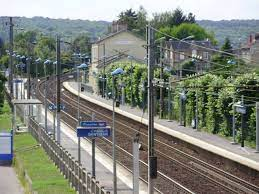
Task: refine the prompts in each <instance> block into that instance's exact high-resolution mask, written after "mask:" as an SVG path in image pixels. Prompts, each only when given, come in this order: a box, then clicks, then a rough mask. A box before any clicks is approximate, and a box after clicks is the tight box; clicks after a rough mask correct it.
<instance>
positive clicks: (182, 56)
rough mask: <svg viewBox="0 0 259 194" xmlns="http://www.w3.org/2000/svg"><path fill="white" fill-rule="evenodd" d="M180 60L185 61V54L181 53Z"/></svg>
mask: <svg viewBox="0 0 259 194" xmlns="http://www.w3.org/2000/svg"><path fill="white" fill-rule="evenodd" d="M180 60H184V52H180Z"/></svg>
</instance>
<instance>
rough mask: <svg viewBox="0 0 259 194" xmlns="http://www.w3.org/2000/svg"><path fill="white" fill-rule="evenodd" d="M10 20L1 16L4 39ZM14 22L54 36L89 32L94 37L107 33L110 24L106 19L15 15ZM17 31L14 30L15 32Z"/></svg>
mask: <svg viewBox="0 0 259 194" xmlns="http://www.w3.org/2000/svg"><path fill="white" fill-rule="evenodd" d="M8 21H9V18H7V17H0V36H2V37H3V39H4V40H7V39H8V26H6V25H5V23H6V22H8ZM13 23H14V24H15V28H16V29H19V28H24V29H26V30H36V31H39V32H42V33H43V34H49V35H50V34H51V35H53V36H54V35H55V34H57V33H59V34H62V35H63V36H66V37H75V36H77V35H78V34H80V33H88V34H89V35H90V37H91V38H92V39H95V38H97V37H99V36H101V35H103V34H104V33H106V32H107V29H108V24H109V22H106V21H89V20H70V19H50V18H44V17H33V18H25V17H15V18H13ZM16 31H17V30H16ZM16 31H15V30H14V33H16Z"/></svg>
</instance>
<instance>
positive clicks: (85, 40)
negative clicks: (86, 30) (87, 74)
mask: <svg viewBox="0 0 259 194" xmlns="http://www.w3.org/2000/svg"><path fill="white" fill-rule="evenodd" d="M72 50H73V52H76V53H87V54H89V53H90V51H91V45H90V38H89V36H88V34H81V35H79V36H77V37H76V38H75V40H74V41H73V43H72Z"/></svg>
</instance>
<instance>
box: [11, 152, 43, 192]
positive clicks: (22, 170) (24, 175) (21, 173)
mask: <svg viewBox="0 0 259 194" xmlns="http://www.w3.org/2000/svg"><path fill="white" fill-rule="evenodd" d="M15 167H16V169H17V171H18V174H19V176H21V177H22V178H23V179H25V184H26V185H27V187H26V188H27V189H28V192H29V193H31V194H38V192H37V191H34V190H33V188H32V180H31V178H30V177H29V175H28V173H27V172H26V170H25V168H24V166H23V163H22V161H21V160H20V158H19V157H17V156H15Z"/></svg>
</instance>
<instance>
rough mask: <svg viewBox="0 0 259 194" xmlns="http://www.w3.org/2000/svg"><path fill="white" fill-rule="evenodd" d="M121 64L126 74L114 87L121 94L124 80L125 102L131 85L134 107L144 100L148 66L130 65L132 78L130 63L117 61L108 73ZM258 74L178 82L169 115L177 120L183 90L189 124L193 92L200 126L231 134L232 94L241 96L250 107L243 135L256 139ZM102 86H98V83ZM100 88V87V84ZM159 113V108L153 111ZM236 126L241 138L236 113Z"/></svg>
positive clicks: (193, 115)
mask: <svg viewBox="0 0 259 194" xmlns="http://www.w3.org/2000/svg"><path fill="white" fill-rule="evenodd" d="M118 67H121V68H123V69H124V71H125V74H124V75H120V76H118V77H117V78H116V82H115V88H116V96H117V97H119V96H120V95H121V90H120V89H118V88H119V87H118V84H119V83H121V82H124V83H125V85H126V88H125V95H126V96H125V97H126V103H129V104H130V103H131V88H132V89H133V103H134V105H135V106H138V107H142V105H143V100H144V104H146V103H147V100H146V99H147V88H145V91H143V90H142V84H143V82H147V74H148V72H147V66H146V65H144V64H137V63H134V64H133V67H134V68H133V75H132V79H131V76H130V72H131V67H130V63H129V62H127V61H126V62H117V63H114V64H112V65H111V67H110V69H109V70H108V71H109V72H111V71H113V70H115V69H116V68H118ZM154 77H155V78H159V77H160V69H159V68H157V69H156V70H155V72H154ZM168 77H169V73H168V72H165V75H164V80H165V81H168ZM107 78H108V81H107V83H108V90H109V91H111V90H112V77H111V75H110V74H108V75H107ZM257 85H258V86H259V76H258V75H257V74H255V73H247V74H243V75H240V76H236V77H228V78H225V77H224V76H221V75H213V74H206V75H204V76H201V77H199V78H195V79H189V80H188V79H187V80H185V81H183V82H181V83H179V84H178V85H177V86H176V87H175V88H173V89H172V93H171V96H172V104H173V107H172V113H171V115H172V117H173V119H175V120H179V112H180V111H179V110H180V98H179V93H180V92H182V91H183V90H184V91H185V93H186V96H187V100H186V106H185V108H186V124H187V125H189V126H190V125H191V122H192V120H193V119H194V118H195V108H196V94H197V96H198V119H199V123H198V124H199V129H201V130H203V131H207V132H210V133H214V134H220V135H223V136H231V135H232V124H233V123H232V122H233V121H232V114H233V108H232V103H233V97H234V96H235V98H236V102H237V101H240V100H241V96H242V95H244V103H245V104H250V105H252V106H249V107H247V115H246V134H245V138H246V140H247V141H249V142H252V143H254V142H255V122H256V121H255V120H256V119H255V108H254V106H255V101H257V100H258V99H259V92H257V91H259V87H258V86H257ZM100 86H101V85H100ZM100 88H102V87H100ZM155 91H156V94H154V95H155V96H156V99H157V100H156V106H155V107H156V108H157V109H158V110H159V88H157V89H156V90H155ZM164 101H165V102H164V113H165V114H166V116H165V117H167V114H168V110H167V105H168V92H167V91H166V90H164ZM156 113H157V114H158V113H159V111H156ZM235 116H236V128H237V138H238V139H239V138H240V131H241V130H240V127H241V123H240V120H241V118H240V114H238V113H236V115H235Z"/></svg>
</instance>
